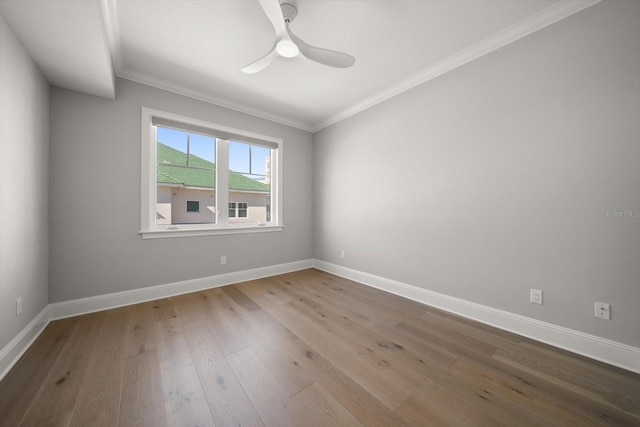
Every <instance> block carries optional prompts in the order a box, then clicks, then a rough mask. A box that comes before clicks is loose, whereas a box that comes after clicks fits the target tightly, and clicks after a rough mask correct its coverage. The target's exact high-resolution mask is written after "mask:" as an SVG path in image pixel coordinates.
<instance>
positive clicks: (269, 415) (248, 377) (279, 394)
mask: <svg viewBox="0 0 640 427" xmlns="http://www.w3.org/2000/svg"><path fill="white" fill-rule="evenodd" d="M227 361H228V362H229V365H231V369H233V372H234V373H235V374H236V377H237V378H238V380H239V381H240V383H241V384H242V387H243V388H244V391H245V392H246V393H247V395H248V396H249V400H251V403H253V407H254V408H256V411H258V414H259V415H260V418H261V419H262V422H263V423H264V425H265V426H273V427H287V426H294V425H295V424H294V423H293V421H292V420H291V418H290V417H289V415H288V413H287V412H286V411H285V404H286V403H287V401H288V400H289V396H288V395H287V393H286V392H285V391H284V389H282V387H280V384H278V382H277V381H276V379H275V378H273V376H272V375H271V373H270V372H269V370H268V369H267V368H266V367H265V366H264V365H263V364H262V362H260V359H258V357H257V356H256V355H255V354H254V353H253V350H251V348H245V349H244V350H240V351H237V352H235V353H232V354H230V355H228V356H227Z"/></svg>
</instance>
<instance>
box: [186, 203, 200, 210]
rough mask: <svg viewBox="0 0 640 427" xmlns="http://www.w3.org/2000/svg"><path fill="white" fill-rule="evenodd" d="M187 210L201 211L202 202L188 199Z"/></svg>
mask: <svg viewBox="0 0 640 427" xmlns="http://www.w3.org/2000/svg"><path fill="white" fill-rule="evenodd" d="M187 212H200V202H198V201H193V200H187Z"/></svg>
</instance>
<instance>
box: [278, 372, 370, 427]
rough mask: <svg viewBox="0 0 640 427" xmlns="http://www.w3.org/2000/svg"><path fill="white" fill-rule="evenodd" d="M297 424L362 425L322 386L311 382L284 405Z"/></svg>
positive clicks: (346, 426)
mask: <svg viewBox="0 0 640 427" xmlns="http://www.w3.org/2000/svg"><path fill="white" fill-rule="evenodd" d="M285 408H286V410H287V412H288V413H289V415H290V416H291V418H292V419H293V420H294V422H295V424H296V425H298V426H308V427H325V426H336V427H357V426H362V424H360V423H359V422H358V420H356V419H355V418H354V416H353V415H351V413H350V412H349V411H347V410H346V409H345V407H344V406H342V405H341V404H340V402H338V401H337V400H336V399H335V398H334V397H333V396H332V395H331V394H330V393H329V392H328V391H327V390H325V388H324V387H322V386H321V385H320V384H318V383H313V384H311V385H310V386H309V387H306V388H305V389H304V390H302V391H300V392H299V393H297V394H296V395H295V396H293V397H292V398H291V399H290V400H289V401H288V402H287V404H286V406H285Z"/></svg>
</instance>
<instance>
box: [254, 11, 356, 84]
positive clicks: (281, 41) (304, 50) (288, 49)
mask: <svg viewBox="0 0 640 427" xmlns="http://www.w3.org/2000/svg"><path fill="white" fill-rule="evenodd" d="M258 1H259V2H260V5H261V6H262V9H263V10H264V13H265V14H266V15H267V17H268V18H269V20H270V21H271V23H272V24H273V27H274V28H275V30H276V42H275V44H274V45H273V48H272V49H271V52H269V53H268V54H266V55H265V56H263V57H262V58H260V59H258V60H257V61H255V62H253V63H251V64H249V65H247V66H246V67H244V68H243V69H242V72H243V73H247V74H253V73H257V72H258V71H261V70H263V69H264V68H266V67H267V65H269V64H270V63H271V62H272V61H273V60H274V59H275V58H277V57H278V56H281V57H283V58H295V57H296V56H303V57H305V58H307V59H310V60H312V61H316V62H319V63H321V64H324V65H328V66H330V67H336V68H348V67H351V66H352V65H353V64H355V62H356V59H355V58H354V57H353V56H351V55H348V54H346V53H342V52H336V51H335V50H329V49H322V48H319V47H315V46H311V45H309V44H307V43H305V42H304V41H302V40H301V39H299V38H298V37H296V35H295V34H293V33H292V32H291V30H290V29H289V24H290V23H291V22H293V20H294V19H295V17H296V16H297V15H298V10H297V9H296V8H295V6H294V5H292V4H291V3H282V4H280V2H279V1H278V0H258Z"/></svg>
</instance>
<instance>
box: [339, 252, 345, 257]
mask: <svg viewBox="0 0 640 427" xmlns="http://www.w3.org/2000/svg"><path fill="white" fill-rule="evenodd" d="M344 256H345V255H344V251H343V250H342V251H340V258H342V259H344Z"/></svg>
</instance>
